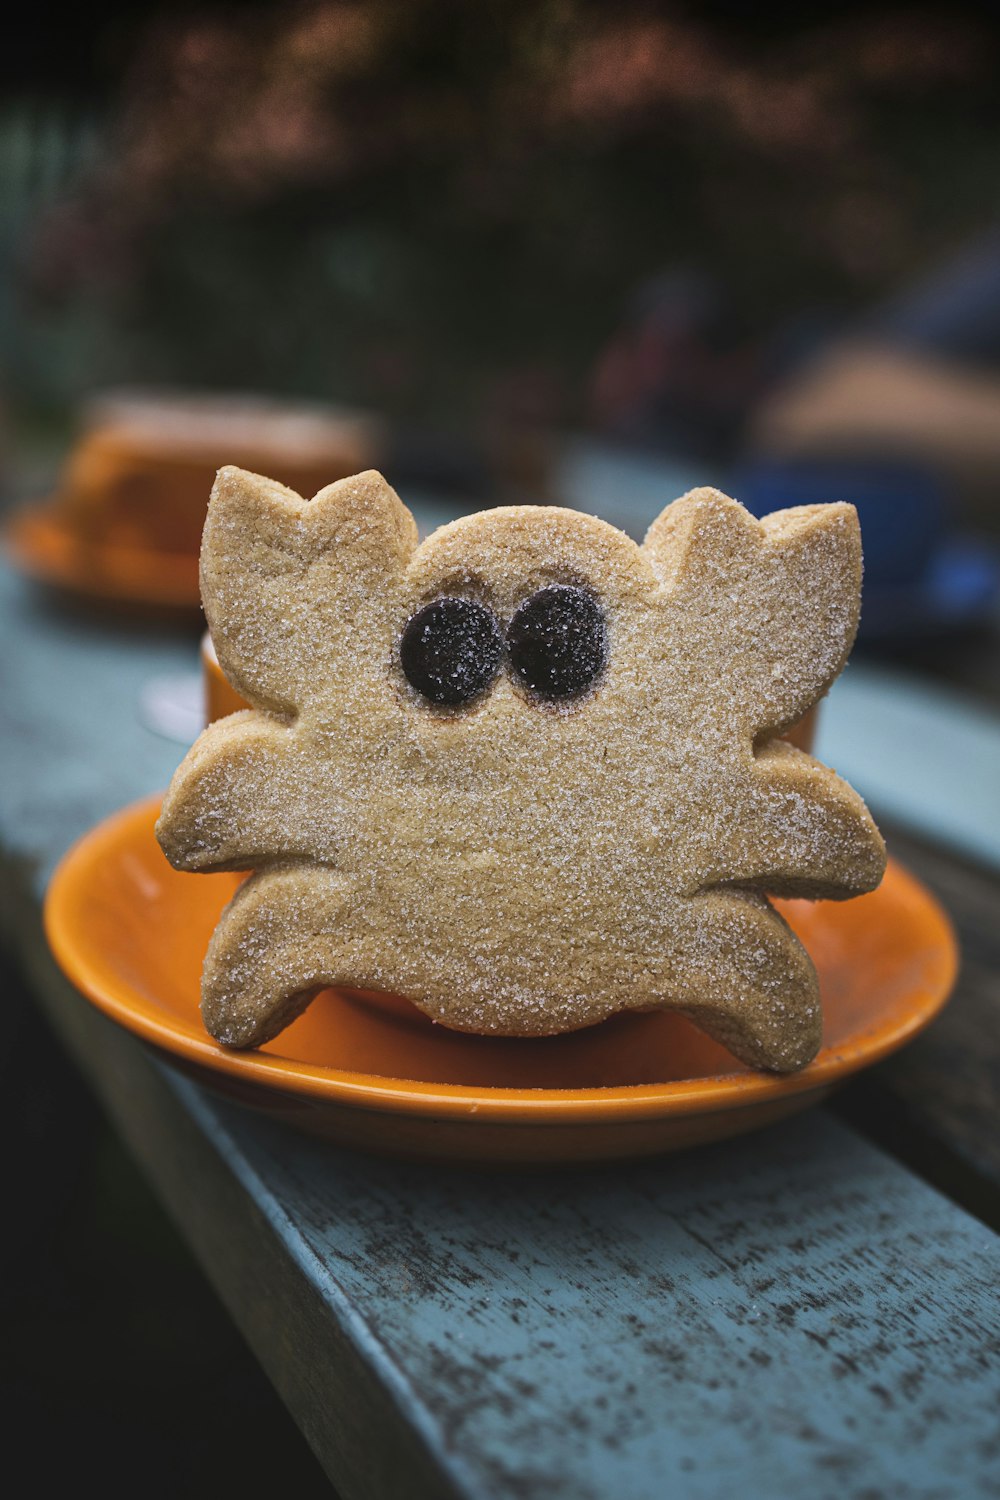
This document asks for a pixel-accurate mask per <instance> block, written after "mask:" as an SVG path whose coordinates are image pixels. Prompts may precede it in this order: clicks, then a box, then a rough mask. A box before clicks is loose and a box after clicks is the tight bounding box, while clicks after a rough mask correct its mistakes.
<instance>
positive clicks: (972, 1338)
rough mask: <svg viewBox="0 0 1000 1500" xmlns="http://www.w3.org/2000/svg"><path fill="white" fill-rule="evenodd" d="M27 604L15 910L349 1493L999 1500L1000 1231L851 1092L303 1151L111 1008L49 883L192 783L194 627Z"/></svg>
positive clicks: (43, 978) (90, 1063)
mask: <svg viewBox="0 0 1000 1500" xmlns="http://www.w3.org/2000/svg"><path fill="white" fill-rule="evenodd" d="M0 620H2V623H3V626H4V630H5V635H6V636H7V637H8V638H13V639H17V640H18V643H19V645H18V653H17V655H16V657H15V658H14V659H13V660H10V659H8V664H7V677H6V683H5V685H4V689H3V690H4V693H5V703H6V705H7V709H8V725H9V732H8V735H7V736H6V738H5V740H4V743H3V745H2V746H0V781H2V784H3V786H4V789H5V790H4V797H3V802H2V810H0V844H2V848H3V856H4V857H3V879H4V884H5V886H6V891H7V895H8V905H7V912H6V916H7V922H6V926H7V930H8V932H9V933H10V934H11V936H12V940H13V941H14V942H15V943H16V944H17V947H18V949H19V951H21V952H22V953H23V954H24V956H25V957H26V958H27V959H29V960H30V962H31V964H32V965H33V966H34V972H35V975H36V985H37V988H38V993H39V995H40V997H41V998H42V999H43V1003H44V1004H45V1005H46V1007H47V1009H48V1010H49V1013H50V1015H51V1017H52V1019H53V1020H54V1022H55V1024H56V1026H57V1027H58V1029H59V1030H60V1032H61V1034H62V1035H63V1036H64V1037H65V1038H66V1040H67V1042H68V1044H69V1045H70V1046H71V1048H73V1050H74V1051H75V1054H76V1055H77V1057H78V1058H79V1060H80V1062H81V1064H82V1065H83V1066H84V1067H85V1068H86V1069H87V1070H88V1072H89V1073H90V1075H91V1077H92V1078H93V1079H94V1081H95V1085H96V1086H97V1088H98V1090H99V1092H100V1093H101V1094H102V1097H104V1099H105V1100H106V1102H107V1104H108V1106H109V1108H111V1109H112V1111H113V1112H114V1114H115V1117H116V1118H117V1120H118V1121H119V1124H120V1126H121V1128H122V1130H123V1132H124V1134H125V1135H126V1137H127V1138H128V1139H129V1141H130V1142H131V1143H132V1145H133V1147H134V1149H135V1150H136V1151H137V1153H138V1154H139V1155H140V1157H141V1159H142V1160H143V1162H144V1163H145V1165H146V1167H147V1170H148V1171H149V1173H150V1176H151V1177H152V1179H153V1180H154V1182H155V1183H156V1184H157V1185H158V1187H159V1190H160V1191H161V1193H162V1194H163V1196H164V1198H165V1200H166V1201H167V1202H168V1204H169V1205H170V1206H171V1207H172V1209H173V1211H174V1213H175V1215H176V1217H177V1219H178V1222H179V1223H180V1224H181V1226H182V1227H183V1229H184V1231H185V1233H186V1234H187V1235H188V1237H189V1238H190V1240H191V1242H192V1244H193V1245H194V1247H195V1248H196V1250H197V1251H198V1253H199V1255H200V1256H201V1257H202V1259H203V1261H204V1263H205V1265H206V1267H207V1269H208V1270H209V1272H210V1274H211V1275H212V1276H213V1279H214V1281H215V1283H216V1285H217V1287H218V1288H219V1291H220V1295H222V1296H223V1299H224V1300H225V1301H226V1302H227V1304H228V1305H229V1306H230V1308H231V1310H232V1311H233V1313H234V1315H235V1316H236V1318H237V1321H238V1322H239V1323H240V1326H241V1327H242V1328H243V1329H244V1331H245V1332H246V1334H247V1336H248V1338H249V1340H250V1342H251V1344H252V1345H253V1346H254V1348H255V1349H256V1350H257V1352H258V1355H259V1357H260V1358H261V1360H262V1362H263V1363H264V1365H265V1367H266V1368H267V1369H268V1371H269V1373H270V1374H271V1376H272V1378H273V1379H274V1380H275V1383H276V1384H277V1386H278V1388H279V1390H280V1391H281V1392H282V1394H283V1395H284V1397H285V1399H286V1400H287V1401H288V1403H289V1406H290V1408H291V1410H292V1411H293V1414H294V1415H295V1416H296V1418H297V1420H298V1421H299V1422H300V1424H301V1425H302V1427H303V1429H304V1430H305V1431H306V1433H307V1435H308V1436H309V1438H310V1441H311V1442H312V1443H313V1445H314V1447H315V1449H316V1451H317V1453H318V1454H319V1455H320V1457H321V1459H322V1461H323V1462H324V1463H325V1465H326V1466H327V1469H328V1472H330V1473H331V1475H332V1476H333V1477H334V1478H335V1480H336V1481H337V1482H338V1483H339V1484H340V1485H341V1486H342V1487H343V1490H344V1493H345V1495H347V1496H351V1495H355V1494H356V1495H359V1496H360V1495H369V1496H370V1495H383V1494H385V1495H390V1494H391V1495H397V1494H400V1493H405V1494H407V1495H420V1494H428V1495H430V1494H460V1495H463V1496H470V1497H472V1496H476V1497H478V1496H494V1495H495V1496H503V1495H510V1494H514V1493H517V1494H527V1495H530V1494H532V1493H540V1492H542V1491H545V1492H546V1493H547V1494H552V1495H556V1496H558V1495H567V1496H569V1495H572V1496H574V1497H576V1496H583V1497H586V1496H589V1495H595V1496H596V1495H605V1494H610V1493H619V1492H620V1493H623V1494H628V1495H630V1496H636V1497H641V1496H643V1495H647V1494H648V1495H656V1496H657V1497H659V1496H661V1495H663V1494H665V1493H670V1494H673V1495H677V1496H680V1497H683V1500H688V1497H690V1500H701V1497H707V1496H716V1495H719V1494H720V1493H726V1492H728V1491H729V1490H730V1489H731V1488H733V1487H735V1486H737V1485H738V1486H739V1489H740V1492H741V1493H742V1494H745V1495H748V1496H751V1497H752V1496H755V1495H761V1496H764V1495H767V1496H770V1495H772V1494H775V1493H798V1492H799V1491H800V1490H801V1491H805V1490H806V1488H807V1487H808V1489H809V1491H810V1492H811V1493H815V1494H817V1495H818V1496H820V1497H822V1496H825V1495H830V1496H831V1497H832V1496H834V1495H836V1496H837V1497H838V1500H840V1497H849V1496H852V1495H856V1496H859V1497H860V1496H862V1495H872V1494H892V1495H898V1496H913V1497H918V1496H919V1497H934V1496H939V1495H940V1496H951V1495H953V1494H956V1493H962V1494H963V1495H969V1496H976V1495H979V1494H982V1495H988V1494H991V1493H997V1492H998V1491H997V1487H996V1484H995V1482H994V1481H995V1477H996V1474H997V1472H998V1468H997V1465H998V1458H1000V1451H998V1443H1000V1433H998V1430H997V1396H998V1384H997V1382H998V1361H997V1339H998V1327H997V1314H996V1308H995V1298H994V1291H993V1289H994V1287H995V1285H996V1281H997V1276H998V1272H1000V1263H998V1241H997V1239H996V1237H994V1236H993V1235H992V1234H991V1233H990V1232H989V1231H988V1230H987V1229H986V1228H984V1227H983V1226H982V1225H981V1224H978V1223H976V1222H975V1221H974V1220H972V1219H970V1218H969V1217H968V1216H967V1215H965V1214H963V1213H961V1212H960V1211H959V1210H957V1209H955V1208H954V1206H953V1205H951V1204H950V1203H948V1202H947V1201H946V1200H945V1199H944V1198H942V1197H941V1196H939V1195H938V1194H936V1193H935V1192H933V1191H932V1190H931V1189H929V1188H927V1187H926V1186H924V1185H923V1184H922V1183H921V1182H920V1181H919V1180H917V1179H916V1178H915V1177H914V1176H913V1175H912V1174H911V1173H909V1172H907V1171H905V1170H903V1169H901V1168H900V1167H899V1166H898V1164H896V1163H894V1162H893V1161H891V1160H890V1159H889V1158H887V1157H885V1156H883V1155H882V1154H881V1153H880V1152H878V1151H877V1150H874V1149H873V1148H872V1147H871V1146H869V1145H868V1144H867V1143H866V1142H864V1141H862V1140H860V1139H859V1138H858V1137H857V1136H856V1135H854V1134H853V1133H852V1132H850V1131H849V1130H847V1129H846V1128H845V1127H843V1126H842V1125H838V1124H837V1123H836V1122H835V1121H833V1120H832V1119H831V1118H830V1117H829V1116H828V1115H827V1114H825V1113H823V1112H816V1113H814V1114H813V1115H812V1116H810V1117H808V1118H807V1119H803V1120H802V1121H798V1122H795V1123H794V1124H793V1125H791V1126H790V1127H784V1128H781V1129H777V1130H772V1131H770V1132H766V1133H763V1134H761V1135H758V1136H754V1137H749V1138H747V1140H746V1141H745V1142H742V1143H734V1144H732V1145H728V1146H725V1147H720V1148H716V1149H713V1150H711V1151H705V1152H701V1153H698V1154H696V1155H692V1156H691V1157H689V1158H684V1159H674V1160H667V1161H665V1162H662V1163H658V1164H647V1165H645V1166H643V1167H637V1168H630V1169H627V1170H623V1169H615V1170H608V1171H602V1172H597V1173H577V1174H562V1175H553V1174H547V1175H544V1176H541V1175H540V1176H524V1175H519V1176H510V1177H499V1178H498V1177H494V1178H484V1177H480V1176H477V1175H475V1174H472V1173H467V1172H466V1173H460V1172H449V1171H441V1170H431V1169H428V1168H421V1167H417V1166H413V1165H411V1166H402V1165H398V1164H392V1163H383V1162H375V1161H370V1160H365V1159H362V1158H359V1157H356V1156H352V1155H350V1154H349V1153H346V1152H334V1151H332V1150H330V1149H329V1148H327V1147H324V1146H321V1145H319V1144H315V1143H310V1142H306V1141H303V1140H300V1139H299V1138H297V1137H294V1136H292V1135H290V1134H287V1133H285V1132H283V1131H281V1130H280V1129H279V1128H277V1127H275V1126H273V1125H271V1124H269V1123H267V1122H264V1121H260V1120H257V1119H256V1118H253V1117H248V1116H244V1115H242V1114H240V1113H239V1112H238V1111H236V1110H234V1109H233V1108H232V1107H223V1106H222V1105H220V1104H217V1103H215V1102H213V1101H212V1100H211V1099H209V1098H208V1096H206V1095H205V1094H204V1093H202V1092H201V1091H200V1090H198V1089H197V1088H195V1087H193V1086H191V1085H189V1084H186V1083H183V1082H181V1081H180V1080H177V1079H175V1078H174V1077H173V1076H172V1075H171V1074H170V1073H169V1072H168V1071H167V1070H165V1069H163V1068H162V1067H160V1066H159V1065H157V1064H154V1063H152V1062H151V1061H150V1060H149V1058H148V1057H147V1056H146V1054H145V1053H144V1052H143V1050H142V1049H141V1047H139V1045H138V1044H137V1043H135V1042H134V1041H133V1040H132V1039H131V1038H129V1037H127V1036H125V1035H124V1034H123V1033H121V1032H119V1031H117V1030H116V1029H115V1028H113V1027H111V1026H110V1025H109V1024H108V1023H107V1022H105V1021H104V1020H103V1019H102V1018H101V1017H99V1016H98V1015H97V1014H96V1013H95V1012H93V1011H92V1010H91V1008H90V1007H89V1006H87V1005H86V1003H85V1002H83V1001H82V1000H80V999H79V997H77V996H76V995H75V994H74V992H73V991H72V990H71V989H70V988H69V987H68V986H67V985H66V984H65V983H64V981H62V980H61V978H60V977H59V976H57V975H56V974H55V972H54V970H53V967H52V964H51V961H50V960H49V959H48V957H47V954H46V953H45V951H44V949H43V946H42V943H41V937H40V932H39V928H38V902H39V898H40V894H41V891H42V889H43V888H44V884H45V882H46V879H47V875H48V872H49V870H50V869H51V866H52V864H53V863H54V861H55V859H56V858H57V857H58V855H59V854H60V853H61V852H62V850H63V849H64V848H65V847H66V845H67V844H68V843H69V842H70V841H71V839H72V838H73V837H75V836H76V835H77V834H78V833H80V832H82V831H83V830H84V829H85V828H87V827H88V826H90V825H91V824H92V823H93V822H94V821H96V820H97V819H98V818H99V817H101V816H102V815H103V814H104V813H106V812H108V811H110V810H111V809H112V808H113V807H116V806H119V805H121V804H122V803H124V802H126V801H129V800H131V799H132V798H134V797H136V796H138V795H141V794H142V793H144V792H146V791H148V790H152V789H153V788H155V786H157V785H159V784H162V783H163V782H164V781H165V780H166V777H167V775H168V774H169V771H170V770H171V768H172V767H173V765H174V764H175V762H176V760H177V757H178V750H177V747H176V746H174V745H171V744H170V743H169V742H167V741H163V740H159V739H157V738H156V737H155V736H154V735H152V734H151V733H150V732H149V731H148V730H146V729H145V728H143V727H142V725H141V723H140V722H139V719H138V713H137V704H138V698H139V692H140V689H141V686H142V684H143V682H144V681H145V680H146V679H147V678H148V676H149V675H150V674H151V673H153V672H156V671H165V672H171V671H176V670H177V669H178V667H180V666H182V665H185V666H186V665H188V664H190V665H191V666H193V664H194V649H193V642H192V641H181V642H178V641H176V640H171V639H169V638H166V637H155V636H149V635H144V636H136V635H131V636H123V635H120V634H118V633H116V632H112V631H110V630H107V629H105V628H104V627H101V626H98V625H93V624H91V625H82V624H80V623H75V624H74V625H73V627H72V628H71V629H70V628H68V627H67V624H66V622H65V621H62V620H60V619H59V618H58V617H56V616H51V615H48V614H46V613H45V612H43V611H41V610H39V609H38V608H37V607H36V605H35V603H34V601H33V599H32V597H31V596H30V595H29V594H28V593H27V591H25V590H24V589H23V588H22V587H21V586H20V585H19V584H18V583H16V581H14V580H12V579H11V578H10V577H9V575H2V574H0ZM234 1440H241V1441H242V1440H245V1434H234Z"/></svg>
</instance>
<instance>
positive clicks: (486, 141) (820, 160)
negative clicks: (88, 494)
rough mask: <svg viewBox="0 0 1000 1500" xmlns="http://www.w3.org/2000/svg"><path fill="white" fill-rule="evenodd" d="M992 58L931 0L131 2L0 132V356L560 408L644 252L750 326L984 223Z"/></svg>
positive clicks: (12, 360)
mask: <svg viewBox="0 0 1000 1500" xmlns="http://www.w3.org/2000/svg"><path fill="white" fill-rule="evenodd" d="M709 11H710V12H711V8H709ZM996 52H997V47H996V39H995V36H994V34H993V32H992V30H990V29H987V28H985V27H984V25H983V24H982V23H981V22H979V21H977V20H976V19H975V17H974V15H972V13H965V12H963V11H961V10H960V9H955V8H948V9H945V8H944V7H937V8H935V9H931V10H929V11H921V12H916V11H914V12H902V11H899V10H894V9H889V8H888V7H887V8H885V9H882V8H880V7H877V6H876V7H869V8H867V9H866V10H859V11H850V12H848V13H845V14H844V15H837V14H833V15H832V16H831V15H830V14H824V13H823V12H822V11H820V12H809V13H803V15H802V17H801V18H800V19H799V20H798V21H796V22H794V23H788V24H787V25H785V26H783V27H777V28H776V27H774V26H773V25H767V24H765V23H764V22H761V21H758V23H757V25H756V27H755V26H754V25H752V24H751V25H749V26H748V25H747V24H746V23H745V22H739V21H738V20H736V19H734V15H733V14H731V15H730V16H729V18H728V19H725V18H720V17H719V15H718V14H716V18H715V19H714V20H713V19H706V18H705V16H704V15H702V13H701V12H700V11H699V10H697V9H692V8H690V7H685V6H680V5H674V6H659V7H657V6H650V5H648V4H639V3H634V0H623V3H621V4H619V5H617V6H615V7H614V8H611V7H607V6H602V5H597V4H593V3H584V0H533V3H529V0H508V3H504V4H499V3H496V0H488V3H482V4H478V5H475V6H469V5H467V4H461V3H457V0H411V3H409V4H407V5H398V4H395V3H390V0H358V3H353V4H347V3H339V0H304V3H296V4H286V5H281V6H278V5H274V6H260V5H258V6H253V7H248V8H246V9H233V8H231V7H218V6H211V5H208V6H205V7H204V8H203V9H201V10H199V9H198V8H195V9H190V8H184V9H182V10H173V9H171V8H169V7H168V8H164V9H162V10H154V11H151V12H150V17H149V20H148V21H147V23H146V24H145V26H144V27H139V28H137V29H136V31H135V42H134V45H133V46H132V47H131V49H130V50H129V52H128V56H127V58H126V59H125V61H124V62H123V65H122V68H121V70H120V73H119V75H118V76H117V78H116V80H115V82H114V85H113V87H112V88H111V89H110V91H109V93H108V95H107V97H106V98H104V99H103V100H102V101H100V102H99V107H98V108H97V111H96V113H95V105H94V102H93V101H89V102H88V103H87V104H86V106H84V105H81V104H80V103H79V101H77V102H74V103H70V102H68V101H67V100H65V99H58V98H55V99H49V100H39V99H35V100H33V101H30V102H29V101H26V100H25V101H22V102H20V103H12V104H11V105H10V106H9V107H8V109H7V111H6V113H5V114H4V115H3V117H2V119H0V183H2V186H3V191H2V194H0V196H2V201H3V205H4V206H3V209H2V227H0V241H2V243H0V257H2V261H3V266H2V269H3V291H2V293H0V338H2V349H0V358H2V366H0V375H2V379H3V383H4V386H5V388H6V392H7V395H8V398H9V399H10V400H12V401H13V402H14V403H16V404H21V405H25V404H27V405H39V404H41V405H46V404H53V403H54V404H61V403H67V402H71V401H73V400H75V399H76V398H77V397H79V396H80V395H81V394H83V393H84V392H86V391H87V390H89V389H91V388H93V387H94V386H99V385H103V384H107V383H109V382H118V381H143V382H150V381H159V382H174V383H180V384H196V385H209V386H218V387H233V388H241V387H242V388H268V389H271V390H274V391H279V392H286V393H299V394H308V395H321V396H329V397H335V398H340V399H347V400H351V401H354V402H362V403H368V404H372V405H375V406H378V407H381V408H383V409H386V410H388V411H389V412H391V413H393V414H396V415H397V416H401V417H405V418H410V419H416V420H424V419H432V420H433V421H434V422H436V423H437V424H438V425H448V424H449V423H454V424H463V425H465V424H468V423H470V422H471V423H475V422H477V421H481V420H490V419H492V417H494V416H495V415H496V414H497V413H498V412H499V413H500V415H501V416H505V415H508V414H509V412H510V410H511V409H513V410H514V411H515V413H522V412H527V414H528V415H532V416H534V415H537V416H540V417H542V418H544V419H547V420H554V421H559V420H567V419H579V418H580V417H581V415H582V414H583V413H584V411H585V407H586V393H587V380H588V372H589V371H590V370H591V369H592V366H593V363H594V360H595V358H596V357H597V355H598V353H599V351H600V349H601V348H602V346H603V345H604V344H605V343H606V341H607V340H608V339H609V337H610V336H611V335H612V333H613V331H614V329H615V327H616V324H617V323H618V322H619V320H620V319H621V317H622V314H623V308H624V307H625V305H626V303H627V299H628V297H629V294H630V292H631V291H632V289H634V288H635V286H636V285H637V284H639V283H641V282H642V281H643V280H644V279H645V278H648V277H650V276H653V275H655V274H656V273H658V272H660V271H662V270H663V269H665V268H669V267H672V266H678V265H679V266H686V267H696V268H698V269H699V270H702V271H707V272H709V273H710V274H711V275H712V276H714V277H715V278H717V279H718V281H719V283H720V284H721V285H723V286H724V287H725V288H726V290H727V294H728V296H729V299H730V303H731V307H732V309H733V314H732V317H733V327H732V329H731V330H730V336H731V337H733V338H734V339H740V338H746V339H752V338H754V337H756V336H758V335H759V334H761V333H762V332H765V331H768V330H771V329H773V328H774V327H775V326H776V325H780V324H781V323H782V321H783V320H787V319H794V318H796V317H798V316H800V315H801V314H803V312H807V311H809V310H810V309H813V308H815V307H821V308H824V309H826V310H828V311H829V312H831V313H832V315H833V316H839V315H841V314H842V313H847V312H849V311H850V310H852V309H855V308H857V307H859V306H863V305H864V304H865V303H866V302H867V301H869V300H871V299H872V298H874V297H875V296H877V295H878V294H879V293H881V292H884V291H885V290H886V289H887V288H890V287H892V286H893V285H895V284H896V283H898V281H899V280H900V279H901V278H904V277H905V276H907V275H908V274H910V273H912V272H914V271H916V270H918V269H919V268H921V267H922V266H923V265H925V264H926V263H928V262H929V261H931V260H933V259H934V258H935V257H936V256H937V255H939V254H943V253H945V252H947V251H948V250H950V249H952V248H953V247H954V246H955V245H956V244H957V243H960V242H961V240H962V239H963V238H964V237H965V236H967V235H970V234H972V233H975V232H977V231H978V230H980V229H981V228H983V227H984V226H985V225H986V224H987V223H989V222H990V220H991V219H992V218H993V217H994V215H995V213H996V209H997V203H996V192H997V190H996V186H995V184H996V172H995V159H996V153H997V148H998V145H1000V116H998V112H997V107H996V101H995V98H994V95H995V89H994V77H995V68H996ZM12 184H13V187H12Z"/></svg>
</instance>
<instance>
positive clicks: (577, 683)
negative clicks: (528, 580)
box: [507, 583, 608, 698]
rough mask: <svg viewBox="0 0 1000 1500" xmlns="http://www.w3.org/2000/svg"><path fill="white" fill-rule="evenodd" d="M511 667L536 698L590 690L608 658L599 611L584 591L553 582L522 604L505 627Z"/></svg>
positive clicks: (563, 696) (591, 597) (602, 616)
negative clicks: (537, 696) (536, 695)
mask: <svg viewBox="0 0 1000 1500" xmlns="http://www.w3.org/2000/svg"><path fill="white" fill-rule="evenodd" d="M507 648H508V650H509V651H510V663H511V666H512V667H513V669H514V671H515V672H516V673H517V675H518V677H520V679H521V681H522V682H523V683H524V684H525V685H526V686H527V687H529V688H531V689H532V691H533V692H535V693H537V694H538V695H539V697H541V698H569V697H572V696H573V694H575V693H582V692H584V691H585V690H586V689H587V688H589V687H590V685H591V683H592V682H593V681H594V679H595V678H596V677H597V675H598V673H599V672H600V670H601V668H602V667H603V666H604V663H605V660H606V659H607V654H608V644H607V632H606V630H605V624H604V611H603V610H602V609H601V606H600V605H599V604H598V602H597V600H596V599H595V598H594V596H593V594H590V593H588V592H587V590H586V589H578V588H571V587H570V586H569V585H568V584H564V583H554V584H552V585H551V586H550V587H549V588H546V589H539V591H538V593H537V594H532V596H531V598H530V599H526V600H525V601H524V603H523V604H522V605H521V607H520V609H519V610H518V611H517V613H516V614H515V615H514V618H513V619H512V620H511V622H510V625H509V626H508V627H507Z"/></svg>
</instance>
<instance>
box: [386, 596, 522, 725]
mask: <svg viewBox="0 0 1000 1500" xmlns="http://www.w3.org/2000/svg"><path fill="white" fill-rule="evenodd" d="M502 656H503V635H502V634H501V631H500V625H499V622H498V620H497V618H496V616H495V615H494V614H493V613H492V611H491V610H488V609H487V608H486V607H485V606H484V605H482V604H477V603H476V602H475V600H474V599H435V600H434V602H433V604H425V605H424V607H423V609H420V610H418V611H417V613H416V614H415V615H413V616H412V617H411V618H410V619H409V620H408V621H407V622H406V628H405V630H404V631H403V636H402V639H401V641H400V643H399V662H400V666H401V667H402V668H403V671H404V673H405V674H406V680H407V681H408V682H409V683H411V684H412V686H413V687H415V688H416V690H417V692H418V693H423V695H424V697H425V698H429V699H430V701H431V702H432V703H450V704H454V703H468V702H469V700H470V699H471V698H475V697H476V696H477V695H478V694H479V693H481V692H483V691H484V689H485V688H488V687H489V685H490V683H491V682H492V681H493V679H494V677H495V676H496V675H497V671H498V670H499V667H500V659H501V657H502Z"/></svg>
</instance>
